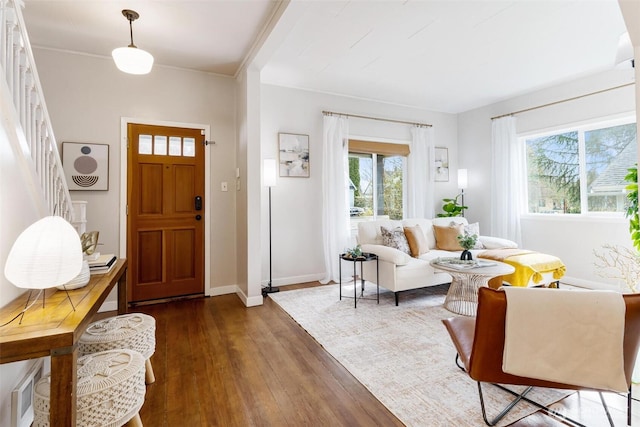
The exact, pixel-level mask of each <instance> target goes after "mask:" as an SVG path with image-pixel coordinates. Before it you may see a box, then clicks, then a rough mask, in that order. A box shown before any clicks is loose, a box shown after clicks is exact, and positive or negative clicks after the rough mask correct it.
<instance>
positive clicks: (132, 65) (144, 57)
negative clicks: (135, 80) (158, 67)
mask: <svg viewBox="0 0 640 427" xmlns="http://www.w3.org/2000/svg"><path fill="white" fill-rule="evenodd" d="M122 14H123V15H124V17H125V18H127V20H128V21H129V34H130V35H131V43H130V44H129V46H127V47H119V48H117V49H114V50H113V51H112V52H111V56H113V61H114V62H115V63H116V67H118V69H119V70H120V71H122V72H125V73H128V74H147V73H149V72H150V71H151V67H153V56H152V55H151V54H150V53H149V52H147V51H145V50H142V49H138V47H137V46H136V45H135V44H133V21H135V20H136V19H138V18H139V17H140V15H139V14H138V12H136V11H135V10H129V9H125V10H123V11H122Z"/></svg>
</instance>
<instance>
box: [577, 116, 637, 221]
mask: <svg viewBox="0 0 640 427" xmlns="http://www.w3.org/2000/svg"><path fill="white" fill-rule="evenodd" d="M584 139H585V153H586V161H585V162H586V172H587V200H588V209H589V212H625V210H626V208H625V202H626V192H625V190H624V188H625V186H626V185H627V182H626V181H625V180H624V177H625V175H626V174H627V169H629V168H630V167H632V166H633V165H634V164H635V163H636V162H637V152H638V150H637V142H636V125H635V123H631V124H626V125H619V126H613V127H608V128H603V129H596V130H592V131H586V132H585V134H584Z"/></svg>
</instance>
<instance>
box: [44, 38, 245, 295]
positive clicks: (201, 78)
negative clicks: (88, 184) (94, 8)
mask: <svg viewBox="0 0 640 427" xmlns="http://www.w3.org/2000/svg"><path fill="white" fill-rule="evenodd" d="M34 56H35V59H36V64H37V67H38V73H39V74H40V79H41V82H42V87H43V90H44V93H45V99H46V103H47V107H48V110H49V114H50V116H51V120H52V123H53V130H54V133H55V136H56V139H57V141H58V144H61V143H62V142H65V141H69V142H92V143H100V144H109V146H110V148H109V149H110V152H109V191H106V192H100V191H73V192H71V197H72V198H73V199H74V200H86V201H88V206H87V229H88V230H99V231H100V242H101V243H103V244H104V245H103V246H101V247H100V248H99V250H100V251H101V252H114V253H118V248H119V247H120V242H119V235H120V227H121V226H122V227H125V226H126V224H119V216H118V213H119V212H120V208H121V204H122V203H124V202H125V201H123V200H120V194H119V189H120V168H121V166H124V165H121V164H120V154H121V153H120V150H121V144H120V141H121V135H120V120H121V118H122V117H130V118H135V119H142V120H158V121H167V122H178V123H197V124H210V126H211V139H212V140H213V141H215V145H209V146H208V147H207V151H208V155H210V156H211V159H210V160H211V183H210V184H211V188H212V193H211V199H210V200H207V199H206V198H205V208H207V209H210V214H211V228H210V230H209V232H210V233H211V242H212V248H211V259H210V260H208V261H209V262H210V263H211V277H210V283H211V287H212V293H214V294H215V293H219V292H216V290H215V289H214V288H223V287H228V286H231V287H234V286H235V284H236V281H237V279H236V269H235V268H234V266H235V264H236V250H235V245H236V226H235V203H236V191H235V186H234V183H235V180H236V176H235V172H236V158H235V156H236V130H235V112H236V111H235V110H236V107H235V82H234V80H233V79H231V78H226V77H219V76H215V75H212V74H207V73H200V72H193V71H187V70H179V69H174V68H168V67H160V66H156V67H154V69H153V70H152V71H151V73H150V74H148V75H146V76H133V75H128V74H124V73H122V72H120V71H118V70H117V69H116V67H115V65H114V64H113V61H112V60H111V58H100V57H93V56H85V55H78V54H72V53H66V52H59V51H52V50H43V49H37V48H36V49H34ZM222 181H226V182H228V183H231V185H230V187H231V188H230V190H231V191H227V192H222V191H220V183H221V182H222ZM121 255H122V256H125V254H121ZM108 301H115V291H114V293H113V294H112V295H111V296H110V297H109V299H108Z"/></svg>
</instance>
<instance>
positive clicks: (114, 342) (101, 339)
mask: <svg viewBox="0 0 640 427" xmlns="http://www.w3.org/2000/svg"><path fill="white" fill-rule="evenodd" d="M118 348H127V349H130V350H135V351H137V352H139V353H140V354H142V356H143V357H144V358H145V359H146V367H147V379H146V382H147V384H151V383H153V382H154V381H155V377H154V375H153V368H152V367H151V362H150V361H149V358H150V357H151V356H152V355H153V353H154V352H155V351H156V319H154V318H153V317H152V316H149V315H147V314H143V313H131V314H123V315H120V316H114V317H109V318H107V319H102V320H99V321H97V322H93V323H91V324H90V325H89V326H88V327H87V330H86V331H85V333H84V334H82V336H81V337H80V340H79V341H78V352H79V354H80V355H81V356H84V355H86V354H91V353H97V352H100V351H105V350H113V349H118Z"/></svg>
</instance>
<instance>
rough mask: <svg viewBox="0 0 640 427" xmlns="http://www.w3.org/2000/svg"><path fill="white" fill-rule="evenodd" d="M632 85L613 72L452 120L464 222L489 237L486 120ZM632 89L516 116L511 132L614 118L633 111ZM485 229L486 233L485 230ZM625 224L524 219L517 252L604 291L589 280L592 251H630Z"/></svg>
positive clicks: (629, 75)
mask: <svg viewBox="0 0 640 427" xmlns="http://www.w3.org/2000/svg"><path fill="white" fill-rule="evenodd" d="M632 81H633V70H614V71H611V72H608V73H603V74H600V75H596V76H592V77H588V78H582V79H576V80H575V81H573V82H571V83H568V84H564V85H559V86H556V87H554V88H550V89H546V90H541V91H537V92H532V93H530V94H527V95H523V96H519V97H516V98H512V99H509V100H506V101H503V102H500V103H496V104H493V105H489V106H486V107H483V108H479V109H476V110H472V111H469V112H466V113H463V114H460V115H459V116H458V125H459V127H458V136H459V139H458V144H459V150H460V151H459V159H458V160H459V164H460V166H461V167H464V168H467V169H468V170H469V188H468V190H466V191H465V203H466V204H467V205H469V207H470V209H469V210H468V211H467V212H466V216H467V217H468V218H469V220H470V221H479V222H480V229H481V233H482V234H489V233H490V230H489V229H488V227H489V224H490V206H489V203H487V202H488V201H489V200H490V178H491V170H490V167H488V165H490V164H491V118H492V117H495V116H499V115H503V114H509V113H511V112H514V111H519V110H523V109H527V108H531V107H536V106H540V105H545V104H548V103H553V102H555V101H559V100H563V99H570V98H573V97H577V96H580V95H583V94H587V93H593V92H597V91H600V90H603V89H607V88H612V87H617V86H620V85H624V84H626V83H629V82H632ZM634 90H635V89H634V86H633V85H631V86H626V87H624V88H620V89H616V90H612V91H606V92H603V93H601V94H598V95H593V96H589V97H585V98H581V99H578V100H574V101H569V102H563V103H559V104H556V105H552V106H548V107H545V108H539V109H536V110H533V111H529V112H524V113H521V114H517V115H516V117H517V132H518V133H519V134H522V133H531V132H536V131H542V130H545V129H551V128H554V127H558V126H563V125H567V124H571V123H579V122H584V121H588V120H591V119H597V118H602V117H607V116H616V115H620V114H624V113H633V112H634V111H635V93H634ZM485 225H486V227H485ZM627 227H628V221H627V220H626V219H624V218H623V217H619V218H618V219H606V220H603V219H593V218H586V217H584V218H579V219H577V218H558V217H553V218H548V217H540V216H532V215H530V216H526V217H525V218H523V221H522V233H523V247H525V248H527V249H532V250H536V251H540V252H545V253H549V254H553V255H556V256H558V257H560V258H561V259H562V260H563V261H564V263H565V264H566V266H567V274H566V277H565V280H566V281H567V282H571V283H575V284H578V285H584V286H591V287H603V286H604V287H606V286H607V285H605V284H607V283H608V284H609V285H612V284H613V283H614V282H612V281H611V280H608V279H604V278H601V277H599V276H597V275H596V274H595V268H594V266H593V263H594V261H595V260H596V259H595V257H594V256H593V251H594V250H599V249H600V248H601V246H602V244H604V243H609V244H620V245H623V246H630V245H631V241H630V237H629V233H628V231H627Z"/></svg>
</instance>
